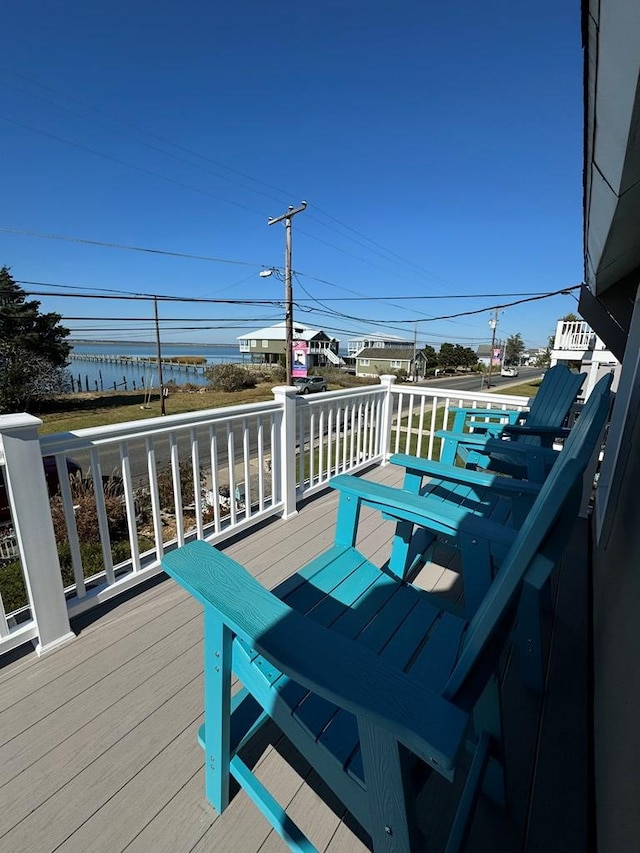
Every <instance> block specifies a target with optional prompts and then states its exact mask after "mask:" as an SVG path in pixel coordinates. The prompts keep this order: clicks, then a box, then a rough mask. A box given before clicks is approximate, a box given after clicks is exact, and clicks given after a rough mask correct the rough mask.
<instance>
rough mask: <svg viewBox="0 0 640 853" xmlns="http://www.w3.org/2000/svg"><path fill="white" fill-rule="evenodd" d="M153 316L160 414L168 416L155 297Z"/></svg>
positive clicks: (155, 298) (156, 300)
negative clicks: (165, 404) (165, 403)
mask: <svg viewBox="0 0 640 853" xmlns="http://www.w3.org/2000/svg"><path fill="white" fill-rule="evenodd" d="M153 316H154V320H155V324H156V352H157V354H158V382H159V383H160V414H161V415H166V414H167V413H166V411H165V408H164V382H163V379H162V353H161V352H160V323H159V322H158V297H157V296H154V297H153Z"/></svg>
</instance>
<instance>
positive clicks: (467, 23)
mask: <svg viewBox="0 0 640 853" xmlns="http://www.w3.org/2000/svg"><path fill="white" fill-rule="evenodd" d="M581 87H582V53H581V45H580V9H579V3H578V2H577V0H575V2H572V3H559V2H557V0H541V2H540V3H538V4H537V5H536V6H535V7H532V6H531V5H530V4H524V3H514V2H512V1H511V2H507V0H487V2H485V3H482V4H479V3H477V2H470V0H465V2H462V0H460V2H456V0H452V2H449V3H441V2H434V0H401V2H398V3H395V4H389V3H388V2H384V3H383V2H380V0H367V2H364V0H352V2H347V3H344V2H340V3H338V2H334V0H325V2H323V3H317V4H303V3H292V2H289V0H283V2H280V3H264V2H257V0H239V2H236V3H234V4H222V3H210V2H199V0H183V2H181V3H176V2H172V0H166V2H164V3H157V2H151V0H134V2H127V3H124V2H121V0H112V2H110V3H109V4H89V3H86V2H79V0H61V2H60V3H57V4H51V3H50V2H44V0H39V2H38V0H24V2H22V3H19V4H17V3H12V4H7V5H6V6H5V8H4V10H3V51H2V59H1V60H0V93H1V101H0V164H1V165H0V168H1V172H2V198H3V204H2V214H1V216H0V228H2V229H12V230H1V231H0V264H7V265H8V266H10V267H11V270H12V274H13V275H14V277H15V278H16V279H17V280H20V281H29V282H43V283H47V284H49V285H53V286H48V287H44V286H43V287H40V288H39V289H40V290H43V291H46V292H47V293H49V292H51V293H55V292H63V291H64V292H68V293H79V292H83V291H78V290H75V291H74V290H73V289H71V288H72V287H78V288H83V289H85V290H84V292H89V288H110V289H115V290H119V291H126V292H130V293H145V294H150V293H151V294H158V295H165V296H180V297H200V298H201V297H207V298H215V299H247V300H273V301H274V302H275V303H276V304H274V305H267V306H257V305H229V304H203V303H192V304H186V305H185V304H180V303H176V302H172V303H161V305H160V316H161V318H162V334H163V337H164V339H165V340H167V341H194V342H207V341H211V342H226V341H234V340H235V338H236V337H237V336H238V335H241V334H242V333H243V332H244V331H248V330H250V329H255V328H259V327H260V326H263V325H270V324H271V322H272V321H276V320H277V319H279V318H280V317H281V316H282V305H281V300H282V298H283V285H282V282H281V281H278V279H277V278H276V277H271V278H267V279H264V278H260V277H259V276H258V273H259V271H260V269H261V268H263V267H271V266H275V267H282V266H283V257H284V228H283V226H282V225H274V226H271V227H269V226H268V225H267V218H268V217H270V216H274V217H275V216H278V215H280V214H281V213H283V212H284V211H285V210H286V208H287V207H288V205H290V204H291V205H295V206H297V205H299V203H300V201H301V200H302V199H305V200H307V201H308V204H309V206H308V208H307V210H306V211H305V212H304V213H301V214H300V215H299V216H297V217H296V218H295V219H294V226H293V243H294V248H293V267H294V270H295V271H296V273H297V275H296V277H295V279H294V299H295V302H296V309H295V318H296V319H297V320H299V321H301V322H305V323H306V324H307V325H312V326H318V327H322V328H325V329H327V330H328V331H333V333H334V334H335V335H336V336H337V337H338V338H340V339H341V340H343V341H345V342H346V339H347V338H348V337H352V336H354V335H356V334H358V333H361V332H363V331H377V332H380V331H386V332H388V333H390V334H394V335H404V336H406V337H408V338H410V339H412V338H413V335H414V330H415V321H419V322H418V325H417V337H418V341H419V342H420V343H425V342H426V343H432V344H434V345H436V346H438V345H439V344H440V343H441V342H442V341H443V340H449V341H454V342H461V343H463V344H465V345H472V346H474V347H475V346H476V345H477V344H479V343H484V342H488V341H489V339H490V329H489V325H488V320H489V318H490V310H489V309H490V307H491V306H493V305H496V304H502V303H504V302H511V301H514V300H515V299H517V298H518V297H517V296H515V297H509V296H506V294H509V293H543V292H550V291H555V290H559V289H561V288H564V287H570V286H572V285H576V284H579V282H580V281H581V279H582V224H581V223H582V188H581V173H582V88H581ZM16 231H28V232H37V233H41V234H51V235H58V236H67V237H74V238H82V239H86V240H93V241H102V242H108V243H115V244H121V245H126V246H138V247H150V248H155V249H161V250H166V251H169V252H176V253H183V254H192V255H198V256H207V257H209V258H219V259H226V260H228V261H232V262H233V263H219V262H214V261H208V260H207V261H205V260H195V259H188V258H176V257H170V256H166V255H160V254H157V255H156V254H149V253H141V252H134V251H128V250H119V249H114V248H107V247H97V246H92V245H87V244H82V243H75V242H69V241H62V240H54V239H44V238H40V237H36V236H32V235H27V234H24V233H14V232H16ZM481 294H501V296H500V297H491V298H481V296H480V295H481ZM356 296H357V297H359V299H349V301H345V300H347V298H349V297H356ZM425 296H437V297H444V298H438V299H430V300H425V299H423V298H421V297H425ZM456 296H458V297H459V296H468V297H469V298H464V299H460V298H453V297H456ZM362 297H367V298H368V299H366V300H363V299H362ZM372 297H377V299H375V300H373V299H372ZM404 297H413V298H412V299H406V298H404ZM37 298H39V299H41V301H42V306H43V309H44V310H56V311H59V312H60V313H61V314H62V315H63V316H64V317H65V324H66V325H67V326H68V327H69V328H71V329H72V330H73V332H74V334H76V335H77V336H82V337H109V338H117V339H122V338H131V339H136V340H139V339H150V337H151V328H152V327H151V324H150V322H149V321H148V320H145V321H144V322H143V321H141V320H140V321H138V320H135V319H134V320H131V321H127V320H124V319H120V318H124V317H134V318H138V317H139V318H151V316H152V308H151V305H150V304H149V303H148V302H140V303H135V302H128V303H127V302H120V301H105V300H93V299H91V300H89V299H76V298H74V299H71V298H61V297H56V296H53V295H52V296H49V295H47V296H38V297H37ZM576 307H577V303H576V301H575V299H574V298H573V297H571V296H558V297H554V298H552V299H545V300H541V301H538V302H532V303H527V304H523V305H520V306H517V307H512V308H508V309H506V310H505V311H504V312H501V313H500V315H499V326H498V334H499V336H500V337H505V336H507V335H510V334H514V333H516V332H520V333H521V335H522V337H523V339H524V340H525V343H526V344H527V345H528V346H537V345H543V344H545V343H546V339H547V337H548V336H549V334H551V333H552V331H553V330H554V328H555V322H556V320H557V319H558V318H559V317H561V316H562V315H563V314H566V313H567V312H569V311H575V310H576ZM476 309H483V310H482V312H481V313H480V314H478V315H472V316H469V317H461V318H458V319H456V320H431V321H428V318H434V317H435V318H437V317H443V316H445V315H449V314H453V313H457V312H460V311H473V310H476ZM334 312H339V315H336V314H334ZM341 315H346V316H341ZM73 317H87V318H89V319H87V320H80V319H78V320H75V319H70V318H73ZM67 318H69V319H67ZM221 326H222V327H224V328H220V327H221ZM235 327H237V328H235Z"/></svg>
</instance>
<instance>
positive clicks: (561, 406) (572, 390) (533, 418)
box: [526, 364, 585, 427]
mask: <svg viewBox="0 0 640 853" xmlns="http://www.w3.org/2000/svg"><path fill="white" fill-rule="evenodd" d="M584 380H585V374H584V373H572V372H571V371H570V370H569V368H568V367H566V365H564V364H556V365H555V367H552V368H551V369H550V370H547V372H546V373H545V375H544V377H543V379H542V382H541V384H540V388H539V389H538V393H537V394H536V396H535V397H534V398H533V400H532V402H531V407H530V409H529V412H528V414H527V417H526V423H527V424H529V425H541V426H556V425H557V426H558V427H560V426H562V424H563V423H564V420H565V418H566V417H567V415H568V414H569V411H570V409H571V406H572V405H573V404H574V402H575V399H576V397H577V396H578V392H579V391H580V388H582V383H583V382H584Z"/></svg>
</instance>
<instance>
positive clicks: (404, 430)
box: [0, 377, 528, 654]
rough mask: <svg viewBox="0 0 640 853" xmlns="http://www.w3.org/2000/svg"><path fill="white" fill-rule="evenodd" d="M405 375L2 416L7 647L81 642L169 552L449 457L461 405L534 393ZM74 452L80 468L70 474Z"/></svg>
mask: <svg viewBox="0 0 640 853" xmlns="http://www.w3.org/2000/svg"><path fill="white" fill-rule="evenodd" d="M393 383H394V378H393V377H382V381H381V383H380V384H379V385H372V386H366V387H361V388H356V389H349V390H344V391H333V392H329V393H325V394H316V395H313V396H312V397H297V396H296V395H295V390H294V389H293V388H288V387H280V388H275V389H274V399H273V401H270V402H265V403H254V404H250V405H246V406H233V407H229V408H224V409H215V410H210V411H207V412H194V413H189V414H183V415H174V416H170V417H165V418H152V419H148V420H144V421H139V422H131V423H126V424H117V425H111V426H105V427H100V428H96V429H84V430H77V431H73V432H69V433H62V434H57V435H52V436H45V437H42V438H40V437H39V436H38V426H39V424H40V421H38V420H37V419H36V418H32V417H31V416H29V415H6V416H2V417H0V469H2V470H1V472H0V473H2V474H3V476H4V481H5V491H4V494H5V497H4V501H5V504H7V503H8V506H9V508H10V512H11V521H10V523H9V524H8V525H5V527H4V532H3V536H4V537H5V539H6V542H5V545H6V546H7V547H6V548H4V550H2V552H0V654H1V653H3V652H4V651H7V650H9V649H11V648H14V647H16V646H18V645H20V644H21V643H24V642H27V641H31V640H33V641H36V642H37V648H38V651H39V652H40V653H43V652H46V651H48V650H50V649H54V648H56V647H57V646H58V645H60V644H61V643H63V642H67V641H69V640H71V639H72V638H73V636H74V635H73V634H72V633H71V631H70V627H69V617H72V616H75V615H77V614H79V613H81V612H83V611H85V610H87V609H89V608H91V607H95V606H96V605H98V604H100V603H101V602H104V601H106V600H108V599H110V598H112V597H114V596H115V595H118V594H119V593H121V592H123V591H125V590H127V589H129V588H131V587H134V586H136V585H138V584H140V583H142V582H144V581H145V580H148V579H149V578H150V577H152V576H154V575H156V574H158V573H159V572H160V571H161V568H160V561H161V559H162V556H163V554H164V553H165V551H167V550H169V549H171V548H174V547H176V546H177V545H182V544H183V543H184V542H185V541H187V540H189V539H193V538H198V539H206V540H207V541H211V542H220V541H222V540H224V539H225V538H227V537H229V536H231V535H233V534H235V533H238V532H240V531H241V530H243V529H246V528H248V527H251V526H253V525H256V524H258V523H260V522H262V521H264V520H265V519H267V518H269V517H270V516H273V515H279V516H283V517H285V518H286V517H287V516H290V515H292V514H293V513H295V512H296V504H297V501H298V500H300V499H301V498H304V497H307V496H309V495H311V494H313V493H314V492H316V491H318V490H320V489H323V488H325V487H326V485H327V483H328V482H329V480H330V479H331V477H333V476H335V475H337V474H339V473H342V472H345V471H351V472H357V471H358V470H361V469H363V468H365V467H367V466H369V465H371V464H374V463H385V462H386V459H387V457H388V455H389V454H390V453H394V452H398V451H402V452H406V453H415V454H418V455H422V456H427V457H428V458H434V457H436V458H439V453H440V450H439V443H438V441H437V439H436V438H435V432H436V430H437V429H440V428H446V427H447V426H449V425H450V424H451V416H450V413H449V411H450V407H451V406H453V405H466V406H469V405H476V406H478V405H479V406H480V407H482V408H485V407H493V408H507V407H508V408H523V407H525V406H526V405H527V403H528V400H527V399H526V398H524V397H516V396H506V395H500V397H498V398H497V397H496V396H495V395H492V394H487V393H481V392H479V393H467V392H465V393H461V392H459V391H450V390H449V391H447V390H446V389H438V390H431V389H428V388H422V387H415V386H411V387H410V388H409V386H397V385H394V384H393ZM43 457H46V458H47V460H48V464H47V476H46V478H45V473H44V468H43V464H42V459H43ZM52 459H53V460H55V475H53V476H52V472H53V466H52V464H51V460H52ZM68 460H73V462H74V463H75V466H79V468H80V473H76V474H70V473H69V467H70V466H69V465H68ZM75 466H71V467H75ZM0 485H2V484H1V483H0ZM50 491H53V492H57V493H56V494H54V495H53V497H51V498H50V495H49V492H50ZM1 495H2V489H0V496H1ZM4 509H5V511H6V509H7V507H6V506H5V507H4ZM3 541H4V540H3ZM9 545H10V546H11V547H9ZM16 553H17V555H18V556H16Z"/></svg>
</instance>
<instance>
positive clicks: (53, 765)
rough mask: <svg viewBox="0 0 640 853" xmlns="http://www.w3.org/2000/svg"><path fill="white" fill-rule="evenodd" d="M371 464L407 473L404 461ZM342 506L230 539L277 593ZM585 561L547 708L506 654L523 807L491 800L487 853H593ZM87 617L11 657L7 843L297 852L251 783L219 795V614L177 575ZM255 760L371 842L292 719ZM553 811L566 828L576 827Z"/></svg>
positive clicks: (335, 849)
mask: <svg viewBox="0 0 640 853" xmlns="http://www.w3.org/2000/svg"><path fill="white" fill-rule="evenodd" d="M367 476H369V477H371V478H373V479H376V480H378V481H384V482H390V483H398V481H399V472H398V469H397V468H395V467H394V466H388V467H386V468H377V469H375V470H374V471H372V472H371V473H370V474H368V475H367ZM335 504H336V499H335V496H334V494H333V493H331V492H328V493H326V494H323V495H322V496H320V497H318V498H316V499H314V500H312V501H310V502H309V503H308V504H307V505H306V506H305V507H304V508H303V510H302V511H301V512H300V513H299V515H298V516H296V517H295V518H293V519H291V520H289V521H287V522H283V521H274V522H272V523H269V524H266V525H264V527H263V528H262V529H260V530H259V531H256V532H253V533H251V534H250V535H245V536H243V537H240V538H239V539H238V540H237V541H234V542H231V543H229V544H228V545H227V546H226V549H225V550H227V551H228V553H230V554H231V555H232V556H234V557H235V558H236V559H238V560H239V561H240V562H242V563H243V564H244V565H246V566H247V568H248V569H249V570H250V571H252V572H253V573H254V574H255V575H256V576H257V577H258V578H259V579H260V581H261V582H262V583H263V584H264V585H265V586H267V587H273V586H274V585H276V584H277V583H278V582H280V581H281V580H283V579H284V578H285V577H286V576H288V575H289V574H290V573H291V572H292V571H294V570H295V569H296V568H298V567H299V566H300V565H302V564H303V563H304V562H306V561H307V560H309V559H311V558H312V557H313V556H315V555H316V554H318V553H319V552H321V551H322V550H324V548H325V547H326V546H327V545H328V544H329V543H330V542H331V541H332V537H333V524H334V519H335ZM390 529H391V528H390V526H389V525H384V524H383V525H380V522H379V517H375V516H365V517H364V518H363V520H362V523H361V532H362V533H361V542H360V547H361V548H362V549H363V550H364V551H366V553H367V554H368V556H371V557H375V556H376V554H385V546H386V545H387V543H388V539H389V535H390ZM583 540H584V535H582V537H581V539H580V540H578V542H579V543H580V542H582V541H583ZM381 559H384V557H382V558H381ZM570 563H571V566H573V575H576V576H577V587H576V577H573V576H571V577H568V580H567V582H566V583H565V582H564V576H563V575H561V581H562V582H560V583H559V585H558V590H559V593H558V596H559V600H560V603H561V604H562V605H563V606H565V605H568V608H567V607H565V610H566V612H567V613H569V614H570V616H568V617H567V618H565V617H562V618H561V619H560V620H559V621H558V622H556V624H555V628H554V631H553V639H554V643H553V645H552V651H553V653H554V654H556V653H557V654H559V662H557V661H556V664H557V665H554V667H553V668H552V669H551V675H550V690H549V691H548V701H546V703H545V705H544V709H543V708H541V703H540V701H539V700H538V699H536V698H535V697H533V696H532V695H530V694H527V692H526V691H525V690H524V688H522V687H521V686H520V685H519V682H518V678H517V663H516V662H515V659H514V660H511V659H507V660H506V666H505V673H506V676H505V685H504V696H505V707H506V713H505V719H506V724H507V732H506V737H507V739H508V744H509V746H510V750H511V755H512V761H511V765H510V767H509V771H510V775H509V793H510V809H509V811H508V812H506V813H505V812H502V811H499V810H497V809H495V808H493V807H492V806H491V805H490V804H488V803H486V802H482V803H481V805H480V807H479V809H478V811H477V815H476V819H475V820H474V825H473V829H472V835H471V838H470V840H469V845H468V848H469V849H470V850H482V851H484V850H490V851H491V850H500V851H503V852H504V853H510V851H516V850H522V849H526V850H529V851H534V850H545V851H553V850H582V849H586V817H585V814H586V812H585V808H586V802H587V799H586V790H585V791H583V788H585V787H586V781H585V779H586V757H585V743H586V712H585V713H584V720H583V721H580V719H578V725H577V729H578V731H576V720H577V718H576V714H578V711H584V708H583V707H582V706H580V705H579V703H580V702H581V701H585V696H586V694H585V692H584V691H585V673H586V644H585V643H584V637H582V638H581V637H580V634H579V632H580V628H581V626H580V624H579V620H578V617H577V616H576V615H575V613H573V611H575V610H576V595H578V596H580V595H584V590H583V591H582V593H581V592H580V590H581V589H582V586H584V584H583V580H582V578H583V576H585V577H586V572H584V571H581V570H580V561H576V560H575V559H574V560H571V561H570ZM576 566H577V568H576ZM582 566H583V567H584V564H583V563H582ZM452 580H455V576H454V575H453V574H452V573H451V572H448V571H447V570H446V569H443V571H442V572H439V573H435V574H434V575H433V576H431V577H430V578H422V579H421V582H422V583H423V584H424V585H425V586H429V587H434V586H436V587H439V588H442V589H446V588H450V587H451V586H452ZM576 589H577V592H576ZM578 611H580V607H578ZM562 612H564V611H562ZM563 620H564V621H563ZM577 620H578V621H577ZM582 628H584V625H583V626H582ZM74 629H75V630H76V631H77V633H78V637H77V639H76V640H75V641H74V642H73V643H71V644H70V645H68V646H67V647H65V648H63V649H61V650H59V651H58V652H56V653H55V654H53V655H51V656H50V657H48V658H45V659H42V660H38V659H37V658H36V657H35V656H34V655H33V654H31V653H29V654H26V655H24V656H22V657H20V658H18V659H16V660H13V661H11V662H9V663H8V664H6V665H5V666H4V667H3V668H1V669H0V803H1V804H2V807H1V808H0V850H1V851H5V850H6V851H23V853H27V851H33V853H53V851H64V853H88V851H92V850H93V851H109V853H115V851H125V850H126V851H128V853H143V851H144V853H147V851H159V853H160V851H167V853H169V851H171V853H187V851H194V853H196V851H197V853H204V851H207V852H208V853H211V852H212V851H225V853H228V851H240V853H258V851H259V853H276V851H283V850H285V849H286V847H285V845H284V843H283V842H282V841H281V839H280V838H279V837H278V836H277V835H276V834H275V833H274V832H272V831H271V830H270V827H269V825H268V824H267V822H266V820H265V819H264V818H263V817H262V815H261V814H260V813H259V812H258V810H257V809H256V808H255V807H254V806H253V804H252V803H251V802H250V801H249V800H248V799H247V797H246V796H245V795H244V793H243V792H242V791H240V792H239V793H238V794H237V795H236V796H235V797H234V799H233V801H232V803H231V805H230V807H229V808H228V810H227V811H226V812H225V813H224V815H223V816H222V817H220V816H218V815H217V814H216V813H215V811H214V810H213V809H212V808H211V807H210V806H209V805H208V804H207V803H206V801H205V799H204V793H203V792H204V782H203V767H202V765H203V755H202V751H201V750H200V748H199V746H198V745H197V743H196V731H197V728H198V726H199V725H200V723H201V722H202V619H201V613H200V609H199V607H198V606H197V604H196V603H195V602H194V600H193V599H191V598H190V597H189V596H188V595H187V594H186V593H185V592H183V591H182V589H181V588H179V587H178V586H177V585H176V584H175V583H174V582H173V581H171V580H168V579H164V580H159V581H158V582H156V583H154V584H151V585H149V586H148V587H147V588H146V589H144V590H143V591H140V592H138V593H137V594H132V595H131V596H130V597H128V598H127V599H126V600H120V601H118V602H116V603H114V604H112V605H111V606H109V607H105V608H104V609H103V610H101V611H100V612H94V613H92V614H88V615H87V616H85V617H84V618H83V620H82V621H80V622H77V623H75V624H74ZM563 648H564V649H565V651H566V653H565V652H563ZM558 650H560V651H558ZM583 657H584V661H583V666H582V667H580V666H577V663H578V662H580V661H581V660H582V658H583ZM567 661H570V662H571V665H570V666H567ZM583 670H584V672H583ZM585 707H586V705H585ZM576 709H578V710H576ZM542 710H544V713H542ZM247 760H249V761H250V762H251V763H252V764H253V765H254V766H255V767H256V768H257V773H258V775H259V777H260V778H261V779H262V780H263V781H265V782H266V783H267V784H268V787H269V788H270V790H271V792H272V793H273V794H274V795H275V796H276V797H277V799H278V800H279V801H280V803H281V804H283V805H285V806H286V807H287V811H288V812H289V814H290V815H291V816H292V817H293V819H294V820H295V821H296V822H298V824H299V825H300V826H301V828H302V829H303V831H304V832H306V833H307V834H308V835H309V836H310V837H311V839H312V840H313V842H314V843H315V845H316V846H317V847H318V849H319V850H321V851H327V853H342V851H344V853H347V851H348V853H359V851H361V850H366V849H368V848H367V847H366V839H364V840H363V836H362V833H361V831H360V830H359V828H358V827H357V825H356V824H355V822H354V821H353V820H352V819H351V818H350V816H348V815H345V812H344V808H343V807H342V806H341V804H340V803H339V802H338V801H336V800H335V798H334V797H332V795H331V794H330V792H329V791H327V790H326V789H325V786H324V785H323V783H322V781H321V780H320V779H318V777H317V776H315V774H314V773H312V772H311V771H310V769H309V767H308V766H307V765H305V762H304V761H303V760H302V759H300V758H299V757H298V756H297V755H296V754H295V752H294V751H293V750H292V748H291V747H290V746H289V745H288V744H287V743H286V742H284V740H283V739H282V738H280V737H279V736H278V733H277V731H276V730H275V729H273V730H271V731H270V732H268V733H265V736H264V737H263V739H262V740H261V741H260V742H259V743H255V744H252V745H251V755H250V756H248V757H247ZM559 762H560V763H559ZM562 762H564V764H563V763H562ZM559 767H561V768H562V772H561V774H559ZM559 777H563V778H559ZM563 780H564V781H563ZM536 783H538V784H536ZM429 786H430V787H429V788H427V790H426V791H425V805H424V816H425V820H424V824H425V828H426V829H427V831H428V832H429V837H430V838H431V840H433V841H434V847H433V849H435V850H438V849H441V845H442V840H443V838H444V835H445V832H446V828H447V826H448V821H449V820H450V817H451V816H452V814H453V808H454V807H455V802H456V792H455V790H453V789H452V787H451V786H450V785H448V784H447V783H445V782H443V781H442V780H440V779H438V778H434V779H433V780H432V782H431V781H430V783H429ZM572 794H573V799H572ZM550 808H551V809H555V812H553V814H554V815H555V817H552V818H551V821H550V817H549V809H550ZM553 820H555V821H562V822H563V824H564V835H562V834H561V835H560V836H559V835H558V825H557V823H556V825H554V824H553V822H552V821H553ZM429 849H432V848H431V847H430V848H429Z"/></svg>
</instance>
